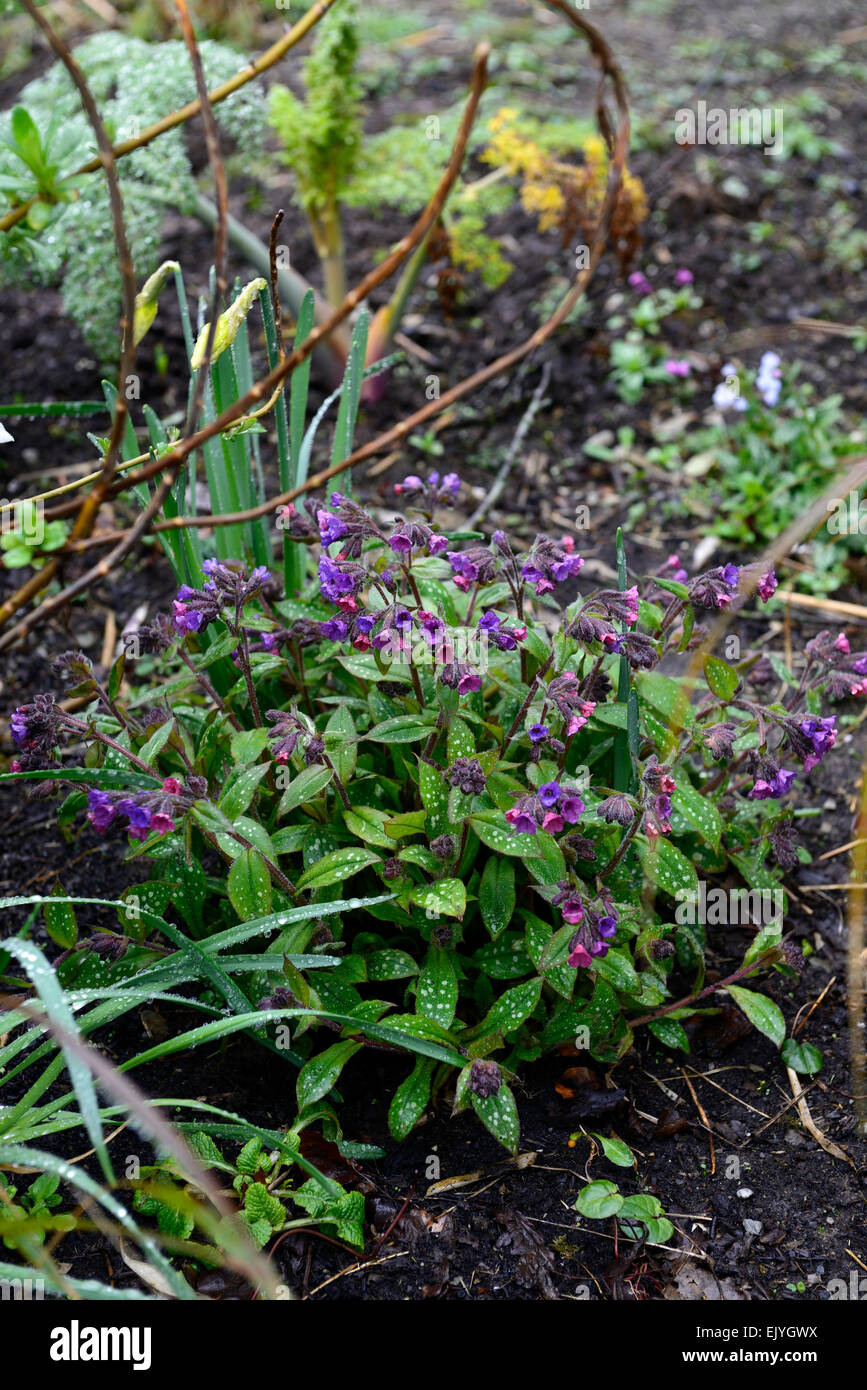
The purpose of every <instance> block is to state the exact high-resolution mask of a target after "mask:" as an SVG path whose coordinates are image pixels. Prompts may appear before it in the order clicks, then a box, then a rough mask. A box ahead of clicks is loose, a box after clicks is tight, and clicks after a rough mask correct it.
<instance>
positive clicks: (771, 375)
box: [756, 352, 782, 408]
mask: <svg viewBox="0 0 867 1390" xmlns="http://www.w3.org/2000/svg"><path fill="white" fill-rule="evenodd" d="M781 389H782V380H781V373H780V358H779V357H778V356H777V354H776V353H775V352H765V353H763V354H762V360H761V362H760V363H759V372H758V376H757V377H756V390H757V391H758V393H759V395H760V396H761V398H762V400H763V401H764V403H765V405H768V406H771V408H773V407H774V406H775V405H776V404H777V402H778V401H779V399H780V391H781Z"/></svg>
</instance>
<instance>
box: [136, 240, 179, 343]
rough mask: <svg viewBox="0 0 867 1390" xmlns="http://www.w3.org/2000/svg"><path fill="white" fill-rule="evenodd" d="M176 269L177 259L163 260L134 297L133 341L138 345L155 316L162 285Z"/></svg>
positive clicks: (177, 267)
mask: <svg viewBox="0 0 867 1390" xmlns="http://www.w3.org/2000/svg"><path fill="white" fill-rule="evenodd" d="M176 270H180V266H179V265H178V263H177V261H163V263H162V265H161V266H160V267H159V268H158V269H157V270H155V271H154V273H153V275H151V276H149V278H148V279H147V280H145V282H144V284H143V285H142V287H141V289H140V290H139V292H138V294H137V295H136V297H135V316H134V318H133V324H132V336H133V342H134V343H135V345H136V347H138V345H139V343H140V342H141V340H142V338H143V337H144V335H145V334H146V333H147V331H148V329H149V328H150V326H151V324H152V323H153V321H154V319H155V318H156V316H157V297H158V295H159V292H160V290H161V289H162V287H163V285H164V284H165V283H166V281H167V280H168V278H169V276H170V275H172V274H173V273H174V272H175V271H176Z"/></svg>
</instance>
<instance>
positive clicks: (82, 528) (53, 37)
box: [0, 0, 136, 624]
mask: <svg viewBox="0 0 867 1390" xmlns="http://www.w3.org/2000/svg"><path fill="white" fill-rule="evenodd" d="M22 3H23V5H24V8H25V9H26V10H27V12H28V14H29V15H30V17H31V19H32V20H33V22H34V23H35V24H36V26H37V28H39V29H41V31H42V33H43V34H44V35H45V38H46V40H47V42H48V44H49V46H50V47H51V49H52V50H53V51H54V53H55V54H56V55H57V57H58V58H59V59H60V61H61V63H62V64H63V65H64V67H65V68H66V70H67V72H68V73H69V75H70V77H71V78H72V81H73V83H74V85H75V87H76V90H77V91H78V94H79V97H80V98H81V104H82V106H83V107H84V112H85V115H86V116H87V119H88V121H89V122H90V125H91V128H92V129H93V133H94V135H95V136H96V143H97V147H98V149H99V156H98V158H97V159H96V160H95V162H94V167H95V169H99V168H102V169H103V171H104V172H105V179H106V184H107V186H108V200H109V207H110V209H111V221H112V228H113V231H114V244H115V250H116V252H117V262H118V269H119V270H120V277H121V286H122V302H123V315H122V318H121V323H120V329H121V344H122V346H121V358H120V368H119V371H118V382H117V396H116V399H115V404H114V414H113V417H112V422H111V430H110V432H109V438H108V446H107V448H106V451H105V455H104V457H103V462H102V468H101V470H100V475H99V478H98V480H97V482H96V484H95V486H94V487H93V488H92V489H91V491H90V492H89V493H88V494H87V496H86V497H85V498H84V501H83V503H82V506H81V509H80V511H79V513H78V516H77V518H76V522H75V526H74V527H73V531H72V539H73V540H81V539H82V538H83V537H87V536H89V535H90V533H91V531H92V530H93V526H94V522H95V521H96V514H97V512H98V511H99V508H100V507H101V505H102V503H103V502H104V501H105V498H106V496H107V492H108V485H109V482H110V481H111V478H112V476H113V474H114V471H115V467H116V465H117V461H118V457H119V454H120V448H121V443H122V441H123V434H124V429H125V427H126V421H127V415H128V406H127V400H126V396H125V394H124V387H125V384H126V382H127V380H128V378H129V377H130V375H131V374H132V371H133V368H134V367H135V358H136V347H135V342H134V340H133V321H134V317H135V293H136V290H135V271H134V269H133V264H132V256H131V254H130V249H129V239H128V237H127V234H126V222H125V220H124V212H123V198H122V196H121V191H120V183H119V182H118V177H117V163H116V160H115V156H114V150H113V148H112V144H111V141H110V140H109V138H108V133H107V131H106V129H105V126H104V124H103V121H102V117H101V116H100V114H99V109H98V107H97V105H96V102H95V100H94V97H93V93H92V92H91V90H90V87H89V86H88V83H87V79H86V78H85V76H84V73H83V72H82V71H81V68H80V67H79V65H78V63H77V62H76V61H75V59H74V58H73V56H72V54H71V53H70V51H69V49H68V48H67V47H66V45H65V43H64V42H63V40H62V39H61V38H60V37H59V35H58V34H56V33H55V31H54V30H53V29H52V27H51V25H50V24H49V23H48V20H47V19H46V18H45V16H44V14H43V13H42V11H41V10H39V9H37V7H36V5H35V4H34V3H33V0H22ZM58 564H59V560H58V559H56V558H52V559H50V560H49V561H48V562H47V564H46V565H44V566H43V568H42V569H41V570H40V571H39V573H38V575H35V576H34V577H33V578H32V579H31V580H29V581H28V583H27V584H26V585H24V586H23V589H22V590H19V592H18V593H17V594H13V596H12V598H11V599H10V600H9V601H8V603H5V604H3V605H2V607H0V624H2V623H3V622H5V621H6V619H7V618H8V617H10V616H11V614H12V613H14V612H16V611H17V609H18V608H19V607H20V606H21V604H22V603H26V602H27V600H28V599H29V598H30V597H32V596H34V595H35V594H37V593H38V592H39V591H40V590H41V589H43V588H45V587H46V586H47V585H48V584H49V583H50V582H51V580H52V579H53V578H54V575H55V573H56V572H57V569H58Z"/></svg>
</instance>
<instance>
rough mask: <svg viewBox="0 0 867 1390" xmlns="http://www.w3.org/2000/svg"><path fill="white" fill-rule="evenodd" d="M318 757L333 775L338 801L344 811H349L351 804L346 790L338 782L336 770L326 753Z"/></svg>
mask: <svg viewBox="0 0 867 1390" xmlns="http://www.w3.org/2000/svg"><path fill="white" fill-rule="evenodd" d="M320 756H321V758H322V761H323V762H324V764H325V766H326V767H330V768H331V771H332V772H333V774H334V785H335V787H336V788H337V794H338V796H339V797H340V800H341V801H342V802H343V805H344V806H345V808H346V810H347V811H351V810H352V804H351V802H350V800H349V797H348V796H347V795H346V788H345V787H344V785H343V783H342V782H341V780H340V774H339V773H338V771H337V768H336V767H335V766H334V764H333V762H332V761H331V759H330V758H329V756H328V754H327V753H325V752H323V753H321V754H320Z"/></svg>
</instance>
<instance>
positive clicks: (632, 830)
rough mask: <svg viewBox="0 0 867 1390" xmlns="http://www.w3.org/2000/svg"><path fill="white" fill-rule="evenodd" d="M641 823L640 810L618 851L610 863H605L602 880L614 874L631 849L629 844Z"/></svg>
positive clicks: (601, 874)
mask: <svg viewBox="0 0 867 1390" xmlns="http://www.w3.org/2000/svg"><path fill="white" fill-rule="evenodd" d="M640 824H641V814H640V812H636V814H635V819H634V820H633V822H632V824H631V825H630V826H629V827H628V829H627V831H626V834H625V835H624V836H623V839H622V840H621V841H620V844H619V845H618V846H617V850H616V853H615V854H614V855H613V856H612V857H611V859H609V861H608V863H607V864H606V865H605V868H604V869H603V870H602V871H601V873H600V874H599V878H600V880H604V879H606V878H608V876H609V875H610V874H613V872H614V870H615V869H616V868H617V865H618V864H619V863H620V861H621V859H622V858H623V856H624V854H625V853H626V851H627V850H628V849H629V846H630V845H631V843H632V841H633V839H634V837H635V835H636V833H637V831H638V827H639V825H640Z"/></svg>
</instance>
